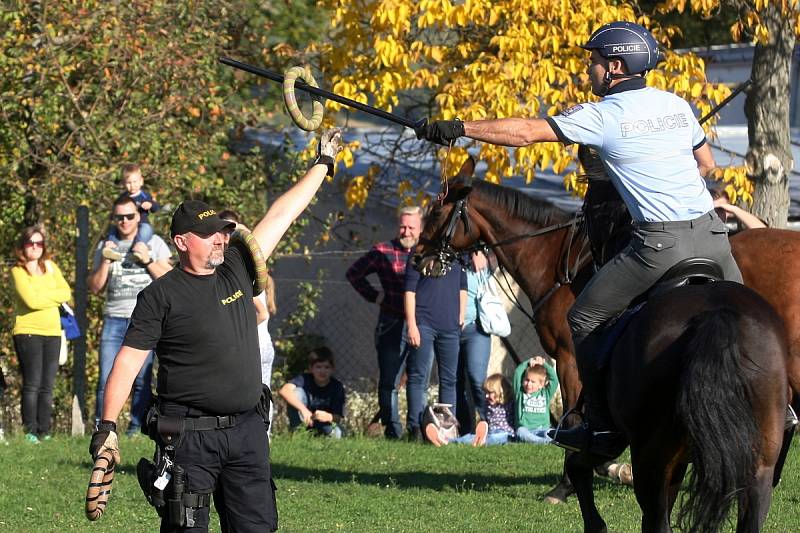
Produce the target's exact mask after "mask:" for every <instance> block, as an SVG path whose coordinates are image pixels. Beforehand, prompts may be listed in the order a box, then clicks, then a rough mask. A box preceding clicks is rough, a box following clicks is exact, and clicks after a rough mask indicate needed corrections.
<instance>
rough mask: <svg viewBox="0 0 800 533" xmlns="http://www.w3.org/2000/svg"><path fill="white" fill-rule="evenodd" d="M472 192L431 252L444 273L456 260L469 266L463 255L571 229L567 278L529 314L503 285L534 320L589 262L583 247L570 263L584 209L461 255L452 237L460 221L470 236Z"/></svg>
mask: <svg viewBox="0 0 800 533" xmlns="http://www.w3.org/2000/svg"><path fill="white" fill-rule="evenodd" d="M470 192H471V190H470V191H468V192H467V193H466V194H465V195H464V197H463V198H460V199H458V200H456V202H455V204H454V205H453V209H451V210H450V215H449V218H448V220H447V227H446V229H445V232H444V234H443V235H442V237H441V238H440V239H439V243H438V247H437V248H434V253H433V254H431V255H433V256H434V257H435V258H436V259H437V260H438V261H439V263H440V264H441V265H442V270H443V271H444V273H447V272H449V271H450V269H451V268H453V263H455V262H458V263H460V264H462V266H466V265H464V262H463V261H462V259H461V254H463V255H468V254H471V253H473V252H478V251H481V252H488V251H489V250H490V249H491V250H493V249H495V248H499V247H501V246H504V245H507V244H511V243H513V242H517V241H521V240H524V239H530V238H533V237H538V236H540V235H545V234H547V233H552V232H554V231H558V230H560V229H563V228H570V230H571V231H570V235H569V238H568V240H567V249H566V252H565V254H564V277H563V279H560V280H557V281H556V282H555V284H554V285H553V286H552V287H551V288H550V289H548V290H547V292H545V294H544V296H542V298H540V299H539V300H538V301H536V302H534V303H533V308H532V310H531V312H530V313H528V311H527V310H526V309H525V308H523V307H522V305H521V303H520V302H519V300H518V299H517V298H516V296H515V295H514V293H513V291H511V292H510V295H509V292H508V291H506V289H505V287H502V284H501V287H502V288H503V292H505V293H506V296H508V297H509V299H511V300H512V301H513V302H514V304H515V305H516V307H518V308H519V309H520V311H522V313H523V314H525V316H527V317H528V318H529V319H530V320H531V322H536V319H535V318H534V315H535V314H536V312H537V311H538V310H539V308H541V307H542V305H544V303H545V302H546V301H547V300H549V299H550V297H551V296H552V295H553V294H554V293H555V292H556V291H557V290H558V289H559V288H561V287H562V286H563V285H569V284H570V283H572V280H573V279H574V278H575V274H576V273H577V272H578V270H580V269H581V268H582V267H583V264H584V263H585V262H586V261H585V260H586V258H587V256H584V257H582V250H581V252H580V253H579V254H578V258H577V259H576V261H575V264H574V265H573V266H572V268H570V266H569V257H570V255H571V252H572V241H573V240H574V237H575V234H576V232H577V228H578V225H579V223H580V222H581V221H582V219H583V213H582V212H578V213H576V214H575V216H574V217H572V218H571V219H570V220H569V221H567V222H560V223H558V224H553V225H550V226H546V227H544V228H542V229H539V230H536V231H532V232H530V233H524V234H521V235H515V236H513V237H509V238H508V239H505V240H502V241H498V242H495V243H487V242H483V241H478V242H476V243H475V244H473V245H472V246H469V247H467V248H465V249H464V250H461V254H459V253H457V252H456V251H455V250H454V249H453V245H452V240H453V236H454V235H455V233H456V228H457V227H458V222H459V220H460V221H461V222H462V223H463V224H464V232H465V234H467V235H469V234H470V232H471V231H472V227H471V224H470V221H469V212H468V204H467V199H468V198H469V194H470ZM588 258H591V255H589V256H588ZM503 278H504V279H505V272H504V273H503ZM505 282H506V284H507V285H508V286H509V287H510V286H511V285H510V283H509V281H508V279H505Z"/></svg>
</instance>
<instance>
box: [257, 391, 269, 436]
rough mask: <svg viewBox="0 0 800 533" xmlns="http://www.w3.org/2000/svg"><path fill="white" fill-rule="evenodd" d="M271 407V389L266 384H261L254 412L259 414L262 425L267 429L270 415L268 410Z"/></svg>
mask: <svg viewBox="0 0 800 533" xmlns="http://www.w3.org/2000/svg"><path fill="white" fill-rule="evenodd" d="M271 407H272V391H271V390H270V389H269V387H268V386H267V385H263V384H262V385H261V399H260V400H259V401H258V404H257V405H256V412H257V413H258V414H259V415H261V419H262V420H263V421H264V427H265V428H266V429H267V430H269V424H270V417H269V412H270V408H271Z"/></svg>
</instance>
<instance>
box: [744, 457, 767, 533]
mask: <svg viewBox="0 0 800 533" xmlns="http://www.w3.org/2000/svg"><path fill="white" fill-rule="evenodd" d="M773 476H774V467H772V466H764V465H759V467H758V470H757V471H756V476H755V480H754V482H753V483H752V484H751V485H750V486H749V487H747V489H745V490H744V491H742V492H741V493H740V494H739V519H738V521H737V523H736V533H755V532H758V531H761V526H763V525H764V521H765V520H766V519H767V512H768V511H769V506H770V503H771V502H772V478H773Z"/></svg>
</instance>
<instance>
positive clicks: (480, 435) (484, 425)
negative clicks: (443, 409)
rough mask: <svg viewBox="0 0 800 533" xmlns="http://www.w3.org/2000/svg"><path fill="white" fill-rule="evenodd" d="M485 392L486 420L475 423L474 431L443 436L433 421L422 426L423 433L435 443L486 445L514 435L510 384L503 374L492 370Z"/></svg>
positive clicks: (440, 444) (512, 394)
mask: <svg viewBox="0 0 800 533" xmlns="http://www.w3.org/2000/svg"><path fill="white" fill-rule="evenodd" d="M483 391H484V392H485V393H486V404H487V405H486V413H487V416H486V420H481V421H480V422H478V425H477V426H475V433H468V434H466V435H462V436H460V437H455V438H451V439H447V440H445V439H443V438H442V436H441V435H440V433H439V431H438V430H437V428H436V426H435V425H434V424H428V425H427V426H425V436H426V437H428V440H429V441H431V442H432V443H433V445H434V446H437V447H438V446H443V445H445V444H447V443H448V442H458V443H461V444H472V445H473V446H486V445H494V444H505V443H506V442H508V441H509V439H513V438H514V427H513V423H514V393H513V389H512V388H511V384H510V383H509V382H508V380H507V379H506V378H505V377H504V376H503V375H502V374H492V375H491V376H489V377H488V378H486V381H484V383H483Z"/></svg>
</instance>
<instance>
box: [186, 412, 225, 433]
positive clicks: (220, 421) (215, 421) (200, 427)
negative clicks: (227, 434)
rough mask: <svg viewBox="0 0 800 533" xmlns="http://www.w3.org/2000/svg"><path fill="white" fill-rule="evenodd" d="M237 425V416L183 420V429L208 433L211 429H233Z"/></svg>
mask: <svg viewBox="0 0 800 533" xmlns="http://www.w3.org/2000/svg"><path fill="white" fill-rule="evenodd" d="M235 425H236V415H227V416H198V417H194V418H184V419H183V429H184V430H186V431H207V430H209V429H225V428H232V427H233V426H235Z"/></svg>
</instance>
